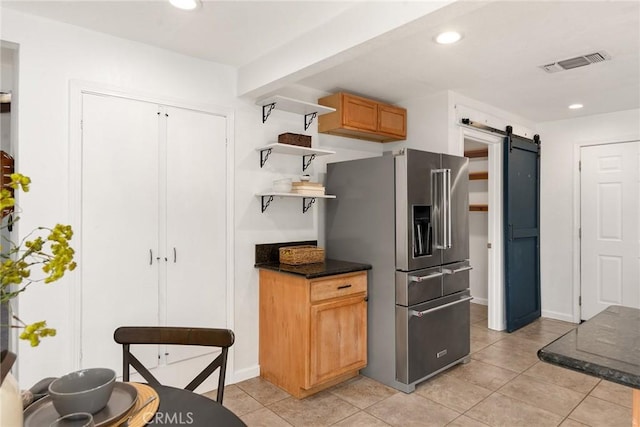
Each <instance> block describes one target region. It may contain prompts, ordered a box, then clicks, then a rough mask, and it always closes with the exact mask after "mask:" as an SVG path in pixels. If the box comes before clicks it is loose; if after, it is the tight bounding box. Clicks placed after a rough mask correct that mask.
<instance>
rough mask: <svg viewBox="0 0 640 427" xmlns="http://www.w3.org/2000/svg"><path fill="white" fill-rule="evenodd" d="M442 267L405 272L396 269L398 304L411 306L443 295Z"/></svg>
mask: <svg viewBox="0 0 640 427" xmlns="http://www.w3.org/2000/svg"><path fill="white" fill-rule="evenodd" d="M442 277H443V273H442V269H441V268H440V267H435V268H425V269H423V270H417V271H412V272H411V273H405V272H403V271H396V304H398V305H403V306H409V305H415V304H419V303H421V302H425V301H429V300H432V299H434V298H440V297H441V296H442Z"/></svg>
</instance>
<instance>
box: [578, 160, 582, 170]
mask: <svg viewBox="0 0 640 427" xmlns="http://www.w3.org/2000/svg"><path fill="white" fill-rule="evenodd" d="M578 172H582V160H578Z"/></svg>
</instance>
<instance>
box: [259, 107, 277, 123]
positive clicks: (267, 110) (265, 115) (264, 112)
mask: <svg viewBox="0 0 640 427" xmlns="http://www.w3.org/2000/svg"><path fill="white" fill-rule="evenodd" d="M274 108H276V103H275V102H272V103H271V104H265V105H263V106H262V123H264V122H266V121H267V119H268V118H269V115H270V114H271V112H272V111H273V109H274Z"/></svg>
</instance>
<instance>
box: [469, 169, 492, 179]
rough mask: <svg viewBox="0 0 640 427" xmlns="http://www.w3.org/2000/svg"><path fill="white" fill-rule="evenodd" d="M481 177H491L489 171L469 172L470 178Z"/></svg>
mask: <svg viewBox="0 0 640 427" xmlns="http://www.w3.org/2000/svg"><path fill="white" fill-rule="evenodd" d="M481 179H489V172H485V171H483V172H469V180H471V181H477V180H481Z"/></svg>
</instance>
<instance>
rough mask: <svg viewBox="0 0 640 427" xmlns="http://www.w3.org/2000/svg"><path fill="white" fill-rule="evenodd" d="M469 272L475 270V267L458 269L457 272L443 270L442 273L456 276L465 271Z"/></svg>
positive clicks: (447, 269) (448, 269)
mask: <svg viewBox="0 0 640 427" xmlns="http://www.w3.org/2000/svg"><path fill="white" fill-rule="evenodd" d="M469 270H473V267H470V266H468V267H462V268H456V269H455V270H451V269H450V268H443V269H442V273H443V274H456V273H462V272H463V271H469Z"/></svg>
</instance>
